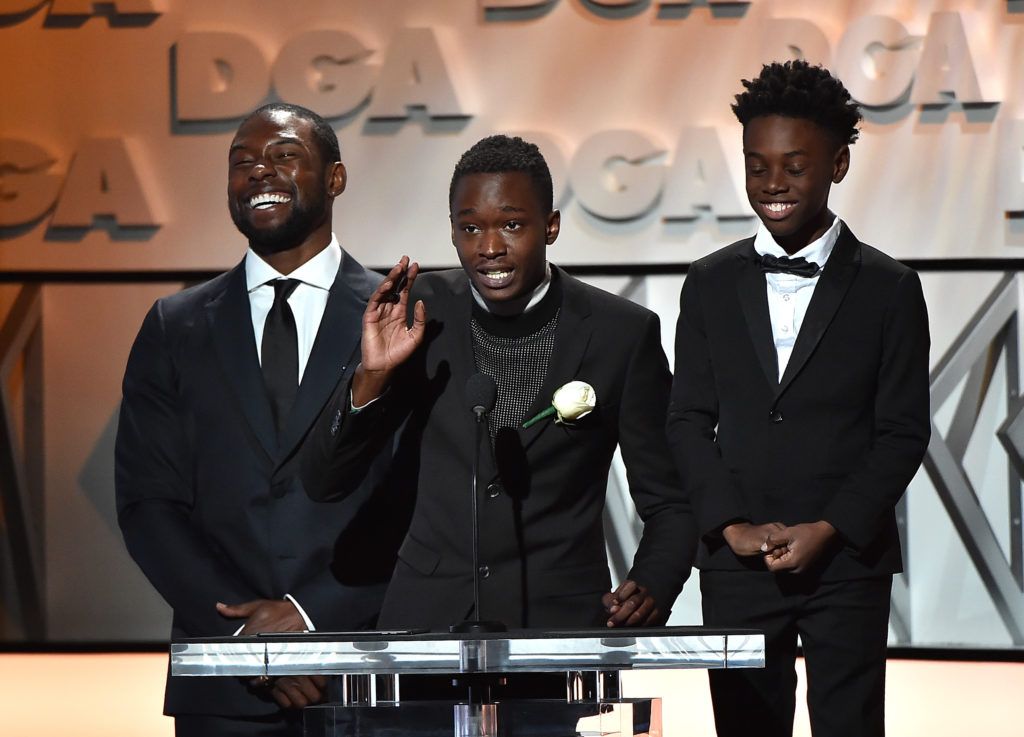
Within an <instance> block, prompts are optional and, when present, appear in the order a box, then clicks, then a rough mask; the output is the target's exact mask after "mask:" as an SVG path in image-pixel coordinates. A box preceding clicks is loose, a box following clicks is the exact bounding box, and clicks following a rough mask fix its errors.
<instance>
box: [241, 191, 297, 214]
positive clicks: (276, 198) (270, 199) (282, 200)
mask: <svg viewBox="0 0 1024 737" xmlns="http://www.w3.org/2000/svg"><path fill="white" fill-rule="evenodd" d="M291 201H292V197H291V195H289V194H285V193H284V192H261V193H260V194H254V195H253V196H252V197H250V198H249V207H251V208H252V209H253V210H268V209H270V208H271V207H274V206H275V205H285V204H287V203H289V202H291Z"/></svg>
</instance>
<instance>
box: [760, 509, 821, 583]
mask: <svg viewBox="0 0 1024 737" xmlns="http://www.w3.org/2000/svg"><path fill="white" fill-rule="evenodd" d="M836 538H837V533H836V528H835V527H833V526H832V525H831V524H829V523H828V522H825V521H824V520H819V521H818V522H804V523H802V524H799V525H793V526H791V527H783V528H782V529H781V530H776V531H775V532H772V534H771V535H769V536H768V541H767V544H768V546H769V548H772V549H771V550H770V551H769V552H768V553H766V554H765V556H764V564H765V565H766V566H767V567H768V570H769V571H773V572H780V571H790V572H792V573H803V572H804V571H806V570H807V569H808V568H810V567H811V565H813V563H814V562H815V561H816V560H818V558H820V557H821V555H822V553H824V552H825V550H826V549H828V548H829V547H830V545H831V544H832V543H833V541H835V540H836Z"/></svg>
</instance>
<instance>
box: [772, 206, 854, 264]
mask: <svg viewBox="0 0 1024 737" xmlns="http://www.w3.org/2000/svg"><path fill="white" fill-rule="evenodd" d="M842 222H843V221H842V220H840V219H839V218H838V217H836V218H835V219H834V220H833V221H832V225H830V226H829V228H828V230H826V231H825V232H824V233H822V234H821V237H820V238H818V239H817V240H814V241H812V242H811V243H808V244H807V245H806V246H804V247H803V248H801V249H800V250H799V251H797V252H796V253H794V254H788V253H786V251H785V249H784V248H783V247H782V246H780V245H779V244H778V243H776V242H775V238H773V237H772V234H771V233H769V232H768V228H766V227H765V225H764V223H760V224H759V225H758V226H757V234H756V235H755V236H754V250H755V251H757V252H758V253H759V254H760V255H762V256H764V255H765V254H771V255H772V256H786V257H787V258H801V257H803V258H805V259H807V260H808V261H810V262H812V263H815V264H818V266H820V267H821V268H825V262H826V261H828V257H829V256H831V255H832V249H833V248H835V245H836V241H837V240H838V239H839V231H840V229H841V226H842Z"/></svg>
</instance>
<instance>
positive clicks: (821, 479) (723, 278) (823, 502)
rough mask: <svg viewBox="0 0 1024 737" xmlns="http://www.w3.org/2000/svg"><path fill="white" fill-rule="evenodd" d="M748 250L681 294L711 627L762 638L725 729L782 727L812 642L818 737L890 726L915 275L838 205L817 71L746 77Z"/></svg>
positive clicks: (911, 457)
mask: <svg viewBox="0 0 1024 737" xmlns="http://www.w3.org/2000/svg"><path fill="white" fill-rule="evenodd" d="M743 85H744V86H745V87H746V91H745V92H744V93H742V94H740V95H737V96H736V104H735V105H734V106H733V110H734V111H735V113H736V116H737V117H738V118H739V120H740V122H741V123H742V124H743V151H744V156H745V162H746V187H747V196H748V198H749V200H750V204H751V207H753V208H754V211H755V212H756V213H757V215H758V217H759V218H760V219H761V226H760V227H759V229H758V232H757V235H755V236H754V237H753V238H747V239H745V240H742V241H739V242H737V243H734V244H733V245H731V246H727V247H726V248H724V249H722V250H720V251H717V252H715V253H713V254H711V255H710V256H708V257H706V258H703V259H701V260H699V261H697V262H695V263H694V264H693V266H692V267H691V268H690V270H689V272H688V274H687V277H686V281H685V283H684V285H683V289H682V295H681V298H680V302H681V307H680V309H681V312H680V315H679V323H678V327H677V333H676V375H675V381H674V383H673V387H672V402H671V406H670V408H669V420H668V429H669V442H670V444H671V446H672V451H673V453H674V455H675V458H676V461H677V464H678V466H679V469H680V471H681V474H682V477H683V482H684V484H685V486H686V488H687V490H688V492H689V494H690V496H691V497H692V499H693V506H694V514H695V516H696V518H697V526H698V530H699V533H700V545H699V549H698V558H697V566H698V568H700V570H701V593H702V596H703V609H704V623H705V624H706V625H711V626H716V627H753V628H757V629H761V630H764V632H765V635H766V647H767V652H766V667H765V669H764V670H735V671H733V670H721V671H711V672H710V678H711V694H712V699H713V703H714V708H715V721H716V725H717V728H718V733H719V735H743V736H744V737H747V736H748V735H750V734H751V733H756V734H757V735H759V737H775V736H779V735H790V734H791V733H792V728H793V710H794V706H795V696H794V689H795V685H796V674H795V671H794V658H795V652H796V644H797V635H799V636H800V639H801V642H802V645H803V650H804V656H805V660H806V666H807V686H808V690H807V693H808V696H807V699H808V707H809V710H810V717H811V727H812V730H813V731H814V733H815V734H822V735H830V736H833V737H834V736H839V735H851V737H853V736H854V735H855V736H856V737H869V736H873V735H882V734H884V729H885V727H884V698H885V648H886V638H887V622H888V614H889V594H890V588H891V585H892V575H893V574H894V573H896V572H898V571H900V570H902V563H901V555H900V543H899V537H898V534H897V529H896V518H895V514H894V507H895V505H896V502H897V501H898V500H899V498H900V496H901V495H902V494H903V492H904V490H905V489H906V487H907V484H908V483H909V482H910V480H911V478H912V477H913V476H914V473H915V471H916V470H917V468H918V465H919V464H920V462H921V459H922V457H923V455H924V452H925V448H926V446H927V444H928V437H929V428H930V421H929V401H928V346H929V339H928V317H927V314H926V311H925V304H924V298H923V296H922V292H921V285H920V281H919V279H918V277H917V274H916V273H914V272H913V271H911V270H910V269H908V268H907V267H905V266H903V265H901V264H900V263H898V262H896V261H894V260H893V259H891V258H889V257H888V256H886V255H884V254H883V253H881V252H879V251H877V250H875V249H874V248H872V247H870V246H867V245H865V244H863V243H861V242H859V241H858V240H857V238H856V237H854V235H853V233H852V232H850V229H849V228H848V227H847V226H846V224H845V223H843V222H842V221H841V220H839V219H838V218H837V217H836V216H835V215H834V214H833V213H832V212H831V211H830V210H829V208H828V195H829V190H830V187H831V185H832V184H836V183H839V182H840V181H842V179H843V178H844V177H845V175H846V172H847V169H848V168H849V163H850V149H849V144H851V143H853V142H854V140H855V139H856V137H857V123H858V122H859V121H860V118H861V116H860V112H859V111H858V109H857V106H856V104H855V103H853V102H852V101H851V99H850V95H849V93H848V92H847V91H846V89H845V88H844V87H843V85H842V84H841V83H840V82H839V81H838V80H836V79H834V78H833V77H832V76H831V75H829V73H828V72H827V71H825V70H824V69H822V68H820V67H811V66H809V65H808V64H806V63H805V62H800V61H795V62H787V63H785V64H771V65H767V66H765V67H764V68H763V70H762V72H761V75H760V76H759V77H758V78H757V79H755V80H753V81H747V80H744V82H743Z"/></svg>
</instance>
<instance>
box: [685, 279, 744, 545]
mask: <svg viewBox="0 0 1024 737" xmlns="http://www.w3.org/2000/svg"><path fill="white" fill-rule="evenodd" d="M699 273H700V272H699V268H697V267H695V268H693V269H691V270H690V273H689V274H688V275H687V277H686V280H685V281H684V282H683V289H682V292H681V294H680V298H679V320H678V322H677V324H676V346H675V350H676V365H675V378H674V379H673V381H672V394H671V400H670V402H669V407H668V442H669V445H670V447H671V451H672V456H673V458H674V459H675V463H676V467H677V468H678V469H679V474H680V476H681V478H682V483H683V487H684V488H685V489H686V492H687V494H688V496H689V497H690V499H691V502H692V504H693V511H694V515H695V517H696V520H697V530H698V532H699V534H700V536H701V537H705V536H709V535H713V534H715V533H717V532H718V531H719V530H720V529H721V528H722V526H723V525H725V524H726V523H728V522H730V521H732V520H741V519H749V518H750V516H749V513H748V511H747V510H746V508H745V505H744V503H743V500H742V497H741V495H740V492H739V489H738V488H737V486H736V484H735V482H734V481H733V480H732V479H731V478H730V475H729V471H728V469H727V468H726V467H725V463H724V462H723V460H722V455H721V451H720V450H719V447H718V443H717V442H716V437H717V435H716V427H717V425H718V389H717V385H716V382H715V371H714V364H713V361H712V357H711V348H710V344H709V341H708V336H707V329H706V326H705V318H704V313H703V309H702V306H701V299H700V285H699V283H698V276H699Z"/></svg>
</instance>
